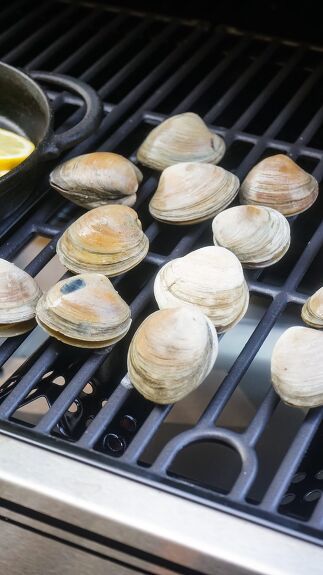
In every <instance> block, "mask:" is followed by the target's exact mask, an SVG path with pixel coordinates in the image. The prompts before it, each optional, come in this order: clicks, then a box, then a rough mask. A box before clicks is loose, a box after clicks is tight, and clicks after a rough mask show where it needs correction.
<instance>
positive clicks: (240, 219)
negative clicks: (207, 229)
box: [212, 206, 290, 268]
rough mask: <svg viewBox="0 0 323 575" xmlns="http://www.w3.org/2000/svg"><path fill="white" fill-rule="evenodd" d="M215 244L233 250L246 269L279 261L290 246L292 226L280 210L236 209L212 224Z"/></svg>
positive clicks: (259, 208) (216, 218)
mask: <svg viewBox="0 0 323 575" xmlns="http://www.w3.org/2000/svg"><path fill="white" fill-rule="evenodd" d="M212 230H213V239H214V243H215V245H219V246H222V247H225V248H227V249H229V250H231V251H232V252H233V253H234V254H235V255H236V256H237V258H238V259H239V260H240V262H241V263H242V265H243V266H244V267H246V268H260V267H267V266H270V265H272V264H274V263H276V262H278V261H279V260H280V259H281V258H282V257H283V256H284V254H285V253H286V252H287V250H288V248H289V245H290V227H289V223H288V221H287V220H286V218H285V217H284V216H283V215H282V214H281V213H280V212H278V211H277V210H273V209H272V208H267V207H264V206H235V207H233V208H229V209H228V210H225V211H224V212H221V213H220V214H218V215H217V216H216V217H215V218H214V220H213V223H212Z"/></svg>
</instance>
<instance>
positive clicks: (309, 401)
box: [271, 327, 323, 407]
mask: <svg viewBox="0 0 323 575" xmlns="http://www.w3.org/2000/svg"><path fill="white" fill-rule="evenodd" d="M271 379H272V383H273V386H274V388H275V390H276V392H277V393H278V395H279V396H280V397H281V399H282V400H283V401H284V402H285V403H288V404H290V405H295V406H298V407H316V406H319V405H323V333H322V332H320V331H317V330H315V329H310V328H308V327H290V328H289V329H287V330H286V331H285V332H284V333H283V335H281V337H280V338H279V339H278V341H277V342H276V345H275V347H274V350H273V353H272V358H271Z"/></svg>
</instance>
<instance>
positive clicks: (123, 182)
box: [49, 152, 142, 209]
mask: <svg viewBox="0 0 323 575" xmlns="http://www.w3.org/2000/svg"><path fill="white" fill-rule="evenodd" d="M49 181H50V185H51V186H52V187H53V188H54V189H55V190H57V191H58V192H59V193H60V194H61V195H62V196H64V197H65V198H67V199H69V200H71V202H73V203H74V204H77V205H78V206H82V207H84V208H87V209H91V208H97V207H98V206H103V205H106V204H125V205H127V206H133V204H134V203H135V201H136V192H137V189H138V186H139V184H140V182H141V181H142V173H141V171H140V170H138V168H137V167H136V166H135V165H134V164H133V163H132V162H130V161H129V160H127V159H126V158H124V157H123V156H120V155H119V154H113V153H111V152H93V153H91V154H85V155H82V156H77V157H76V158H72V159H70V160H67V161H66V162H64V163H63V164H60V165H59V166H57V167H56V168H55V169H54V170H53V171H52V173H51V174H50V178H49Z"/></svg>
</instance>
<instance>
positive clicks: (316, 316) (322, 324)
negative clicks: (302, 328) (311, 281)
mask: <svg viewBox="0 0 323 575" xmlns="http://www.w3.org/2000/svg"><path fill="white" fill-rule="evenodd" d="M302 319H303V321H305V323H307V324H308V325H310V326H311V327H316V328H318V329H323V287H321V288H320V289H319V290H317V291H316V292H315V293H314V294H313V295H312V296H311V297H309V298H308V300H307V301H306V302H305V304H304V305H303V308H302Z"/></svg>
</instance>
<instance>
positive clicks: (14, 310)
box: [0, 259, 41, 337]
mask: <svg viewBox="0 0 323 575" xmlns="http://www.w3.org/2000/svg"><path fill="white" fill-rule="evenodd" d="M40 296H41V289H40V288H39V286H38V285H37V283H36V281H35V280H34V279H33V278H32V277H31V276H30V275H29V274H27V273H26V272H25V271H23V270H21V269H20V268H18V267H17V266H16V265H14V264H13V263H11V262H7V261H6V260H3V259H0V335H1V336H3V337H8V336H15V335H19V334H22V333H26V332H27V331H30V330H31V329H32V328H33V327H34V326H35V325H36V322H35V319H34V318H35V309H36V304H37V301H38V299H39V298H40Z"/></svg>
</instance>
